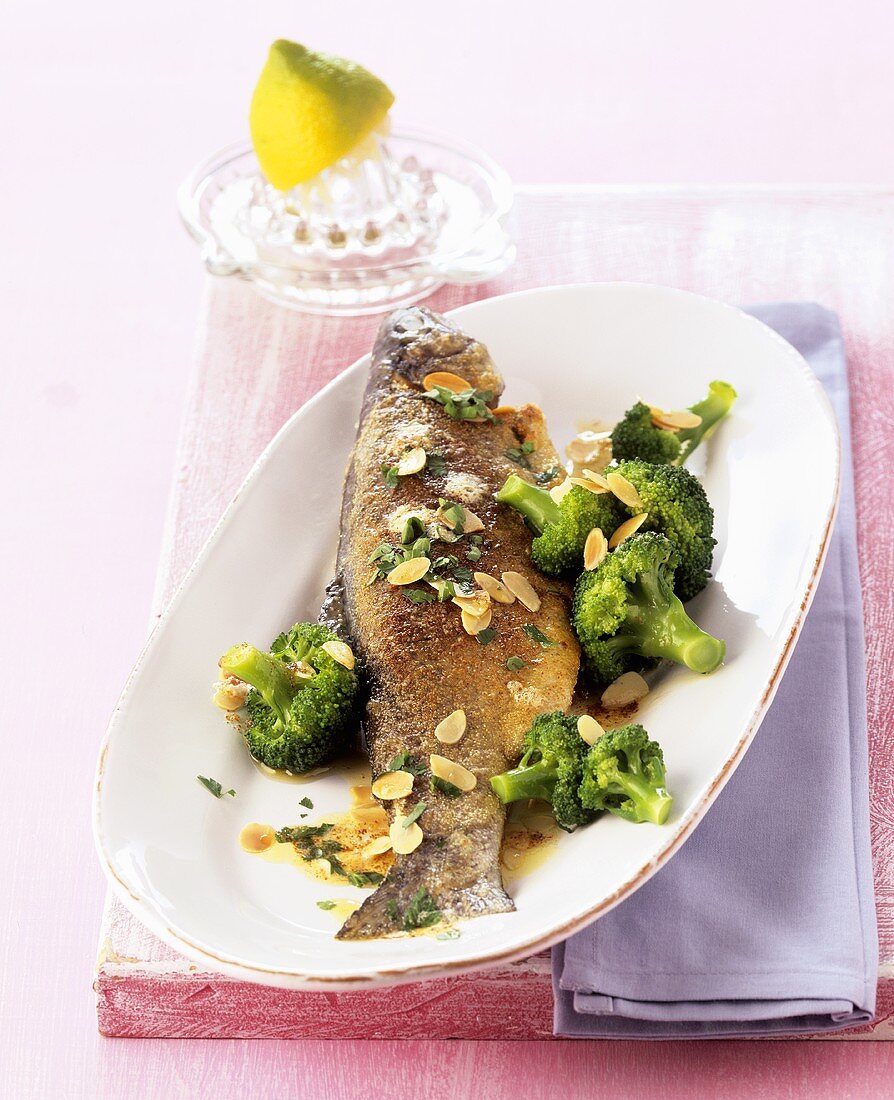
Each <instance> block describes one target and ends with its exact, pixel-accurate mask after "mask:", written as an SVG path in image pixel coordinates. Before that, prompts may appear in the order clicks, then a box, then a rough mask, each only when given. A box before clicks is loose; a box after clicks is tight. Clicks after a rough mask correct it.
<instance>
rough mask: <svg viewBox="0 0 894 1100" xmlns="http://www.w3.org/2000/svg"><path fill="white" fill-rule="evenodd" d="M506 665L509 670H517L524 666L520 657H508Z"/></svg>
mask: <svg viewBox="0 0 894 1100" xmlns="http://www.w3.org/2000/svg"><path fill="white" fill-rule="evenodd" d="M506 667H507V668H508V669H509V671H510V672H518V670H519V669H520V668H524V667H525V662H524V661H523V660H522V659H521V657H510V658H509V660H508V661H507V662H506Z"/></svg>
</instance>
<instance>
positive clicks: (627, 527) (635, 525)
mask: <svg viewBox="0 0 894 1100" xmlns="http://www.w3.org/2000/svg"><path fill="white" fill-rule="evenodd" d="M648 518H649V513H648V512H640V514H639V515H638V516H631V517H630V519H625V520H624V522H623V523H622V524H621V526H620V527H616V528H615V530H614V533H613V534H612V537H611V538H610V539H609V540H608V548H609V550H614V548H615V547H616V546H620V545H621V543H622V542H623V541H624V539H626V538H630V536H631V535H633V534H635V533H636V532H637V531H638V530H639V529H640V527H642V525H643V524H644V523H645V522H646V520H647V519H648Z"/></svg>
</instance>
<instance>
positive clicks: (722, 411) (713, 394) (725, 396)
mask: <svg viewBox="0 0 894 1100" xmlns="http://www.w3.org/2000/svg"><path fill="white" fill-rule="evenodd" d="M737 397H738V394H737V393H736V391H735V390H734V389H733V387H732V386H731V385H730V384H729V382H720V381H715V382H712V383H711V384H710V386H708V396H707V397H706V398H705V399H704V400H703V401H698V402H696V404H694V405H692V406H690V409H689V411H690V412H694V413H696V414H697V415H698V416H700V417H701V418H702V422H701V424H699V426H698V427H697V428H684V429H683V430H682V431H680V432H678V433H677V438H678V439H679V440H680V443H681V448H680V458H679V462H678V465H682V464H683V463H684V462H685V461H686V459H687V458H689V456H690V455H691V454H692V452H693V451H694V450H695V448H696V447H697V446H698V445H699V443H701V442H702V440H705V439H710V437H711V436H712V435H713V434H714V430H715V429H716V427H717V425H718V424H719V423H720V421H721V420H723V418H724V417H725V416H726V415H727V414H728V413H729V411H730V409H731V408H732V407H733V402H734V401H735V400H736V398H737Z"/></svg>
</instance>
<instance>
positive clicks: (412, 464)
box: [397, 447, 428, 477]
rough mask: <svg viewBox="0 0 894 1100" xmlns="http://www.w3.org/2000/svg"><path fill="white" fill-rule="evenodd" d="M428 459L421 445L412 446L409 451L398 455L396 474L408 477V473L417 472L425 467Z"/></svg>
mask: <svg viewBox="0 0 894 1100" xmlns="http://www.w3.org/2000/svg"><path fill="white" fill-rule="evenodd" d="M427 459H428V455H426V453H425V451H424V450H423V448H422V447H414V448H413V449H412V450H411V451H407V452H406V454H403V455H401V456H400V458H399V459H398V461H397V476H398V477H408V476H409V475H410V474H418V473H419V471H420V470H421V469H423V468H424V467H425V463H426V461H427Z"/></svg>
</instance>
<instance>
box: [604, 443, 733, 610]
mask: <svg viewBox="0 0 894 1100" xmlns="http://www.w3.org/2000/svg"><path fill="white" fill-rule="evenodd" d="M613 469H617V471H618V473H619V474H621V475H622V476H623V477H625V478H626V479H627V480H628V481H629V482H630V483H631V485H633V487H634V488H635V489H636V491H637V493H638V494H639V498H640V500H641V501H642V504H643V506H642V508H639V509H636V511H641V512H646V513H647V514H648V519H647V520H646V521H645V523H644V524H643V526H642V527H641V528H640V530H641V531H657V532H658V533H659V534H661V535H665V536H666V537H667V538H668V539H670V541H671V543H672V544H673V547H674V550H675V551H676V560H677V567H676V569H675V571H674V591H675V592H676V593H677V595H678V596H679V597H680V599H681V600H683V601H684V602H685V601H686V600H691V599H692V597H693V596H695V595H697V594H698V593H699V592H701V590H702V589H703V588H704V587H705V585H706V584H707V583H708V581H709V580H710V578H711V560H712V558H713V557H714V546H715V544H716V541H717V540H716V539H715V538H714V509H713V508H712V507H711V504H710V502H709V500H708V497H707V495H706V493H705V490H704V487H703V486H702V483H701V482H700V481H699V480H698V478H697V477H695V476H694V475H693V474H691V473H690V472H689V471H688V470H684V469H683V468H682V467H681V466H662V465H656V464H655V463H652V462H642V461H640V460H638V459H634V460H633V461H631V462H622V463H621V464H620V465H619V466H617V467H613ZM630 511H631V513H632V512H634V509H630Z"/></svg>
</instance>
